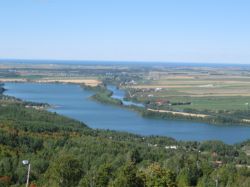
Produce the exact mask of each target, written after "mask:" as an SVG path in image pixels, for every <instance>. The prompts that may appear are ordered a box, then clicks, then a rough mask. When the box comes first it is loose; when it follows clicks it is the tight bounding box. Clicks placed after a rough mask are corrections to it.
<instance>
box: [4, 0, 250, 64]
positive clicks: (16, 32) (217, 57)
mask: <svg viewBox="0 0 250 187" xmlns="http://www.w3.org/2000/svg"><path fill="white" fill-rule="evenodd" d="M0 58H1V59H12V58H13V59H62V60H105V61H109V60H111V61H152V62H154V61H155V62H156V61H157V62H201V63H202V62H204V63H205V62H206V63H249V64H250V1H249V0H0Z"/></svg>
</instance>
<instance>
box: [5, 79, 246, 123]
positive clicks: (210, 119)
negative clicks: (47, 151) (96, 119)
mask: <svg viewBox="0 0 250 187" xmlns="http://www.w3.org/2000/svg"><path fill="white" fill-rule="evenodd" d="M0 80H1V79H0ZM9 82H14V83H41V84H47V83H54V84H57V83H59V84H76V85H80V86H81V87H82V88H83V89H89V90H92V91H94V93H93V95H92V96H90V98H91V99H93V100H94V101H98V102H101V103H104V104H108V105H114V106H117V107H122V108H125V109H129V110H133V111H134V112H137V113H139V114H140V115H141V116H142V117H147V118H159V119H162V120H165V119H173V120H187V121H196V122H197V121H198V122H204V123H208V124H213V125H237V126H239V125H241V126H249V125H250V120H249V119H241V120H237V121H233V122H221V121H219V119H218V116H212V115H207V114H196V113H187V112H177V111H170V110H158V109H152V108H147V107H146V106H145V107H144V108H142V107H137V106H135V105H129V106H127V105H124V104H122V101H121V100H120V99H114V98H112V94H110V93H104V91H106V92H107V91H108V92H111V93H112V91H110V90H108V89H107V87H103V88H102V89H98V86H101V81H99V84H98V85H97V86H91V85H86V84H84V83H76V82H74V83H73V82H65V81H54V80H53V81H39V80H38V81H28V80H26V81H20V82H16V81H9ZM3 83H4V82H3ZM3 88H4V86H3ZM4 89H5V88H4ZM5 90H6V89H5ZM4 92H5V91H4ZM4 92H3V93H4ZM98 94H102V96H101V97H97V95H98ZM103 95H104V97H103ZM34 106H35V107H36V105H34ZM48 108H54V106H51V105H49V107H44V110H46V109H48Z"/></svg>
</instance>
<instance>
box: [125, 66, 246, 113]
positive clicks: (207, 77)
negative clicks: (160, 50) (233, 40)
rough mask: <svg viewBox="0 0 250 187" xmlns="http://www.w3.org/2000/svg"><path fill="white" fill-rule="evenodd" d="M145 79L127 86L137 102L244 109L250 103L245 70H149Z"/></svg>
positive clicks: (201, 108) (217, 108)
mask: <svg viewBox="0 0 250 187" xmlns="http://www.w3.org/2000/svg"><path fill="white" fill-rule="evenodd" d="M145 80H147V81H144V82H140V83H138V84H136V85H132V86H130V87H129V88H130V90H131V91H134V94H133V97H134V98H136V99H137V100H139V101H144V102H145V101H149V100H150V101H154V100H157V99H164V100H168V101H170V102H191V105H175V106H171V107H172V108H173V109H176V110H181V109H184V108H192V109H197V110H214V111H217V110H247V109H248V106H247V104H246V103H250V74H249V73H248V71H243V70H239V69H232V68H225V69H216V68H200V69H197V68H190V69H185V70H179V69H172V70H165V71H158V72H157V71H152V72H149V74H148V75H147V76H146V77H145Z"/></svg>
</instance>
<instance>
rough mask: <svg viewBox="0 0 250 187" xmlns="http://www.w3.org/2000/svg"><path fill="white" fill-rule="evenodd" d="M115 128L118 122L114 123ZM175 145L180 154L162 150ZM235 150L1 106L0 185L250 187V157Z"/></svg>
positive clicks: (240, 149) (239, 147)
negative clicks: (90, 125)
mask: <svg viewBox="0 0 250 187" xmlns="http://www.w3.org/2000/svg"><path fill="white" fill-rule="evenodd" d="M118 123H119V122H118ZM170 145H175V146H177V147H178V148H177V149H166V146H170ZM249 146H250V141H248V142H244V143H241V144H238V145H233V146H231V145H225V144H223V143H222V142H217V141H208V142H203V143H199V142H177V141H175V140H173V139H169V138H164V137H141V136H137V135H132V134H128V133H117V132H113V131H104V130H92V129H89V128H88V127H86V126H85V125H84V124H82V123H79V122H77V121H74V120H71V119H68V118H65V117H62V116H59V115H56V114H54V113H49V112H46V111H38V110H33V109H26V108H25V107H24V106H23V105H22V104H9V105H4V106H2V105H0V186H1V187H2V186H11V185H12V186H22V185H23V184H24V183H25V180H26V172H27V168H26V167H24V166H23V165H22V163H21V161H22V160H24V159H28V160H30V162H31V177H30V180H31V183H32V185H33V186H55V187H56V186H58V187H71V186H73V187H75V186H79V187H82V186H83V187H85V186H86V187H93V186H96V187H105V186H107V187H117V186H121V187H133V186H135V187H140V186H143V187H145V186H147V187H153V186H158V187H161V186H163V187H164V186H166V187H175V186H180V187H182V186H183V187H184V186H199V187H206V186H216V185H217V186H243V187H247V186H250V170H249V169H247V166H248V165H250V158H249V156H247V155H246V154H245V152H244V151H243V150H246V149H247V147H249Z"/></svg>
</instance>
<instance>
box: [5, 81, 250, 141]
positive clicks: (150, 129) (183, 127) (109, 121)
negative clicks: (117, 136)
mask: <svg viewBox="0 0 250 187" xmlns="http://www.w3.org/2000/svg"><path fill="white" fill-rule="evenodd" d="M5 88H6V89H7V91H6V92H5V95H9V96H14V97H17V98H20V99H22V100H25V101H33V102H44V103H49V104H51V105H53V106H55V108H51V109H49V111H52V112H57V113H58V114H61V115H65V116H68V117H71V118H74V119H77V120H80V121H82V122H84V123H86V124H87V125H88V126H89V127H91V128H95V129H110V130H117V131H126V132H131V133H136V134H140V135H160V136H168V137H172V138H175V139H177V140H197V141H203V140H221V141H223V142H225V143H229V144H233V143H237V142H241V141H244V140H246V139H249V138H250V127H247V126H237V125H232V126H226V125H220V126H219V125H210V124H206V123H198V122H191V121H181V120H160V119H159V120H158V119H149V118H143V117H141V116H140V115H139V114H138V113H137V112H134V111H131V110H129V109H125V108H122V107H118V106H110V105H106V104H102V103H99V102H96V101H93V100H91V99H90V96H91V95H93V92H92V91H88V90H84V89H82V88H81V87H80V86H79V85H74V84H40V83H6V84H5Z"/></svg>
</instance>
